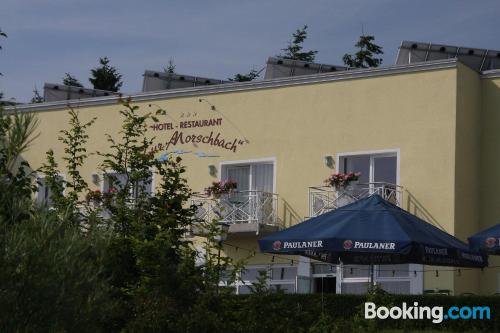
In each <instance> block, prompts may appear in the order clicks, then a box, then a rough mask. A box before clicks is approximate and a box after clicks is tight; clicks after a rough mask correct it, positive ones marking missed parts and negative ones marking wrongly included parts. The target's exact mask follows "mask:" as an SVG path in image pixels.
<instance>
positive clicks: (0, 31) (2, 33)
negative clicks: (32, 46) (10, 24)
mask: <svg viewBox="0 0 500 333" xmlns="http://www.w3.org/2000/svg"><path fill="white" fill-rule="evenodd" d="M0 37H3V38H7V34H6V33H5V32H3V31H2V29H0ZM1 49H2V45H0V50H1ZM1 75H3V74H2V72H0V76H1ZM1 98H2V94H1V93H0V99H1Z"/></svg>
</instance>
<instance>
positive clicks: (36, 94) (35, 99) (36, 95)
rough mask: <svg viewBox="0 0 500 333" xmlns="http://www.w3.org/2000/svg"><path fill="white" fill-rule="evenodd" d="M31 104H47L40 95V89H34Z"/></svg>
mask: <svg viewBox="0 0 500 333" xmlns="http://www.w3.org/2000/svg"><path fill="white" fill-rule="evenodd" d="M30 102H31V104H36V103H43V102H45V99H44V98H43V96H42V95H40V92H38V89H37V88H36V87H35V89H33V97H31V101H30Z"/></svg>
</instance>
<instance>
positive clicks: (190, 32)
mask: <svg viewBox="0 0 500 333" xmlns="http://www.w3.org/2000/svg"><path fill="white" fill-rule="evenodd" d="M499 17H500V1H498V0H481V1H472V0H433V1H427V0H425V1H424V0H418V1H417V0H412V1H407V0H364V1H361V0H348V1H327V0H311V1H296V0H252V1H238V0H217V1H215V0H213V1H210V0H204V1H201V0H199V1H194V0H191V1H190V0H179V1H177V0H142V1H139V0H137V1H136V0H119V1H118V0H106V1H105V0H85V1H74V0H1V2H0V28H1V29H2V30H3V31H4V32H6V33H7V34H8V36H9V37H8V38H7V39H5V40H1V41H0V43H1V44H0V45H2V46H3V50H1V51H0V72H2V73H3V77H0V91H3V92H4V94H5V96H4V97H5V98H16V99H17V101H19V102H26V101H28V100H29V99H30V98H31V97H32V95H33V89H34V87H35V85H36V86H37V87H38V89H39V90H40V91H42V90H43V84H44V82H50V83H58V82H61V79H62V77H63V76H64V73H66V72H69V73H71V74H73V75H75V76H76V77H77V78H78V79H80V81H81V82H82V83H83V84H84V85H85V86H89V87H91V85H90V83H89V82H88V77H89V70H90V69H91V68H92V67H94V66H96V64H97V60H98V58H99V57H103V56H107V57H109V58H110V59H111V64H112V65H114V66H115V67H117V68H118V70H119V72H120V73H121V74H123V80H124V85H123V87H122V91H123V92H126V93H132V92H138V91H140V90H141V87H142V74H143V73H144V70H146V69H152V70H162V68H163V67H166V66H167V64H168V60H169V59H170V58H173V60H174V63H175V65H176V71H177V72H179V73H182V74H191V75H198V76H205V77H213V78H220V79H226V78H227V77H230V76H233V75H234V74H235V73H245V72H248V71H249V70H250V69H252V68H255V69H257V70H259V69H261V68H262V67H264V65H265V62H266V59H267V57H268V56H273V55H277V54H279V53H280V49H281V48H283V47H285V46H286V45H287V42H288V41H289V40H290V37H291V34H292V33H293V32H294V31H295V29H297V28H299V27H301V26H303V25H304V24H307V25H309V30H308V32H309V34H308V39H307V41H306V43H305V47H306V48H307V49H315V50H318V51H319V52H318V55H317V57H316V61H317V62H320V63H328V64H342V61H341V59H342V56H343V55H344V54H345V53H346V52H349V53H350V52H353V51H354V47H353V45H354V43H355V41H356V39H357V38H358V36H359V35H360V33H361V26H362V25H363V26H364V31H365V33H367V34H372V35H375V38H376V42H377V43H378V44H379V45H381V46H383V48H384V51H385V54H384V64H392V63H394V61H395V57H396V53H397V49H398V46H399V44H400V43H401V41H402V40H414V41H423V42H434V43H443V44H451V45H460V46H470V47H478V48H489V49H496V50H499V49H500V36H499V35H498V26H499V23H500V19H499Z"/></svg>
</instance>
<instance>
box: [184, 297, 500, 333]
mask: <svg viewBox="0 0 500 333" xmlns="http://www.w3.org/2000/svg"><path fill="white" fill-rule="evenodd" d="M369 297H371V298H369ZM377 297H378V298H376V299H373V295H371V296H366V295H324V296H321V295H317V294H314V295H288V294H268V295H248V296H243V295H241V296H238V295H225V296H220V297H218V298H214V299H211V300H207V301H206V304H204V305H198V306H197V308H196V309H195V310H194V311H193V312H192V313H190V314H187V315H186V318H185V319H186V324H188V323H189V324H188V325H189V326H190V327H189V329H187V331H192V332H245V333H252V332H311V331H312V330H311V327H313V326H315V325H316V324H317V323H318V320H319V319H320V317H322V318H323V320H324V319H325V317H326V318H328V320H330V321H331V324H332V329H331V330H330V329H328V330H324V332H336V331H339V332H340V331H346V330H347V331H358V330H360V329H361V328H363V329H364V330H365V331H379V332H380V331H381V330H386V329H387V330H400V331H402V332H410V331H413V330H440V331H448V332H467V331H488V332H499V331H500V312H499V311H500V297H495V296H430V295H429V296H427V295H425V296H423V295H383V296H377ZM367 298H368V300H369V301H373V302H374V303H376V304H377V306H380V305H389V306H390V305H394V306H401V304H402V303H403V302H406V303H407V304H408V305H409V306H411V305H413V303H414V302H418V303H419V305H423V306H430V307H432V306H443V307H444V311H445V312H446V309H447V308H449V307H451V306H489V307H490V309H491V319H490V320H487V319H485V320H479V319H476V320H472V319H470V320H461V319H459V320H445V321H443V322H442V323H439V324H435V323H432V321H431V320H402V319H399V320H393V319H386V320H364V312H363V311H364V303H365V302H366V301H367ZM322 313H323V314H324V315H323V316H321V314H322ZM316 326H317V325H316ZM335 327H337V329H338V330H336V329H335ZM315 332H318V330H316V331H315ZM319 332H323V331H322V330H319Z"/></svg>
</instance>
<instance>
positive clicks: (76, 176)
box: [41, 108, 96, 225]
mask: <svg viewBox="0 0 500 333" xmlns="http://www.w3.org/2000/svg"><path fill="white" fill-rule="evenodd" d="M69 116H70V120H69V125H70V127H69V129H67V130H61V131H60V136H59V137H58V140H59V141H61V142H62V143H63V144H64V155H63V157H62V160H63V161H64V162H65V169H66V171H67V179H61V177H60V174H61V171H60V170H59V168H58V164H57V163H56V160H55V156H54V151H53V150H49V151H48V152H47V161H46V163H45V164H44V165H43V166H42V168H41V171H42V172H44V173H45V181H46V183H47V185H48V186H49V188H50V192H51V193H52V196H53V197H52V198H51V200H52V202H54V205H55V207H56V208H57V209H58V210H60V211H61V212H64V213H65V214H68V218H69V219H71V220H72V221H73V222H74V223H75V224H80V223H78V222H79V221H81V219H82V216H81V215H82V213H83V212H87V213H88V209H87V210H84V211H83V212H82V208H89V207H88V206H85V207H83V206H82V202H81V200H80V199H81V198H82V196H83V194H86V193H88V192H89V187H88V184H87V182H86V181H85V180H84V178H83V176H82V175H81V174H80V168H81V167H82V166H83V164H84V162H85V160H86V159H87V157H88V154H87V149H86V143H87V142H88V139H89V136H88V134H87V130H88V128H89V127H90V126H92V124H93V123H94V122H95V120H96V118H92V119H91V120H90V121H88V122H83V123H82V121H81V120H80V118H79V116H78V112H76V111H75V110H74V109H73V108H70V111H69ZM63 190H65V192H66V193H65V195H63V194H62V193H63ZM86 222H88V221H86ZM85 224H86V223H84V225H85Z"/></svg>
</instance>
